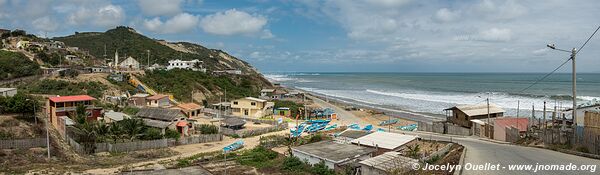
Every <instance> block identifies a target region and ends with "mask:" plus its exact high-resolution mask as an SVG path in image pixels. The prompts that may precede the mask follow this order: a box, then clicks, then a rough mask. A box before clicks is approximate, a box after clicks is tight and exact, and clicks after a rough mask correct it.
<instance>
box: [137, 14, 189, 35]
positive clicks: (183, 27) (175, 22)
mask: <svg viewBox="0 0 600 175" xmlns="http://www.w3.org/2000/svg"><path fill="white" fill-rule="evenodd" d="M198 22H199V18H198V17H197V16H194V15H191V14H188V13H181V14H178V15H176V16H174V17H172V18H170V19H168V20H167V21H165V22H162V21H161V20H160V19H159V18H158V17H155V18H153V19H151V20H144V27H145V28H146V29H148V30H150V31H153V32H156V33H181V32H188V31H190V30H192V29H194V28H195V27H196V26H198Z"/></svg>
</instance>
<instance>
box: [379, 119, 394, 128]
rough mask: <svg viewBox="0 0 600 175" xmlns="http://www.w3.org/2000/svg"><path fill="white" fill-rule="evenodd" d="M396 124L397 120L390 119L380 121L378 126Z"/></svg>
mask: <svg viewBox="0 0 600 175" xmlns="http://www.w3.org/2000/svg"><path fill="white" fill-rule="evenodd" d="M396 123H398V119H391V120H386V121H382V122H381V123H379V126H386V125H392V124H396Z"/></svg>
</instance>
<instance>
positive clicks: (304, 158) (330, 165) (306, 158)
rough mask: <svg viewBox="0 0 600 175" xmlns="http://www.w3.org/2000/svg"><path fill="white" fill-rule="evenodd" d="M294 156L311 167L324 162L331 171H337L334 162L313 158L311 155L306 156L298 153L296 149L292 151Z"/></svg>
mask: <svg viewBox="0 0 600 175" xmlns="http://www.w3.org/2000/svg"><path fill="white" fill-rule="evenodd" d="M292 154H293V155H294V157H297V158H298V159H300V160H301V161H303V162H304V161H306V162H308V164H310V165H314V164H317V163H320V162H321V161H324V162H325V165H327V167H328V168H329V169H335V164H334V163H333V162H330V161H326V160H321V159H319V158H317V157H313V156H311V155H308V154H304V153H302V152H299V151H296V150H294V149H292Z"/></svg>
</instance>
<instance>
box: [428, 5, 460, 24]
mask: <svg viewBox="0 0 600 175" xmlns="http://www.w3.org/2000/svg"><path fill="white" fill-rule="evenodd" d="M459 17H460V12H458V11H451V10H449V9H447V8H441V9H440V10H438V11H437V12H436V13H435V15H434V19H435V20H436V21H438V22H452V21H456V20H458V18H459Z"/></svg>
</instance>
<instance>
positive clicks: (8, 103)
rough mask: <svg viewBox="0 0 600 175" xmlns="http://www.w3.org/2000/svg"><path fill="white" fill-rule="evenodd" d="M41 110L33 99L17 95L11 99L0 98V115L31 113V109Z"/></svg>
mask: <svg viewBox="0 0 600 175" xmlns="http://www.w3.org/2000/svg"><path fill="white" fill-rule="evenodd" d="M34 108H36V109H37V110H38V111H39V110H40V109H41V108H40V104H39V103H38V101H37V100H35V98H34V97H32V96H29V95H26V94H23V93H22V92H19V93H17V94H16V95H15V96H12V97H4V96H0V114H4V113H33V109H34Z"/></svg>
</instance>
